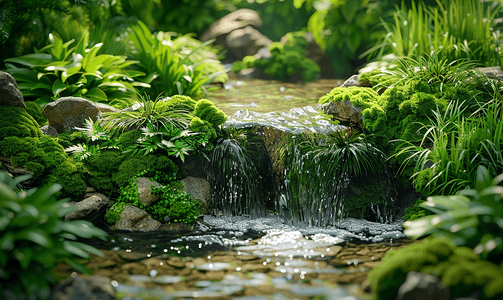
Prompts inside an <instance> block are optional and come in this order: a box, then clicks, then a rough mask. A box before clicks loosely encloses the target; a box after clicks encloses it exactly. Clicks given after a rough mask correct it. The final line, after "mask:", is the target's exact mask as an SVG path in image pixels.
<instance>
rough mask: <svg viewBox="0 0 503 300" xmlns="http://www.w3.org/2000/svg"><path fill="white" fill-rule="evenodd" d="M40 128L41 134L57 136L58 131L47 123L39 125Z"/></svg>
mask: <svg viewBox="0 0 503 300" xmlns="http://www.w3.org/2000/svg"><path fill="white" fill-rule="evenodd" d="M40 130H41V131H42V133H43V134H45V135H48V136H50V137H52V138H55V137H57V136H58V131H57V130H56V128H54V127H51V126H49V125H44V126H42V127H40Z"/></svg>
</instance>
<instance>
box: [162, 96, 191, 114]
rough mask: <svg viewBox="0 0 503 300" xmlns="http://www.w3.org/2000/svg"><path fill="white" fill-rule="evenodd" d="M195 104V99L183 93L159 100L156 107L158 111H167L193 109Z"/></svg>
mask: <svg viewBox="0 0 503 300" xmlns="http://www.w3.org/2000/svg"><path fill="white" fill-rule="evenodd" d="M195 106H196V101H195V100H194V99H192V98H191V97H189V96H185V95H174V96H171V98H169V99H167V100H164V101H160V102H158V103H157V104H156V109H157V110H159V111H169V110H180V109H183V110H187V111H193V110H194V107H195Z"/></svg>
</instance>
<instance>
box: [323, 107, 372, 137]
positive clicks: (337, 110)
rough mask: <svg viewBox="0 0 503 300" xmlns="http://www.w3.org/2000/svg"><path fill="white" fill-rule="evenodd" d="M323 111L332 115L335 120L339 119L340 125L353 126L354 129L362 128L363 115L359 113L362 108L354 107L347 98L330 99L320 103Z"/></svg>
mask: <svg viewBox="0 0 503 300" xmlns="http://www.w3.org/2000/svg"><path fill="white" fill-rule="evenodd" d="M322 108H323V111H324V112H325V113H326V114H328V115H332V116H334V119H335V120H339V121H340V122H341V124H342V125H345V126H348V127H351V128H354V129H356V130H360V131H362V130H363V117H362V115H361V111H362V109H361V108H360V107H355V106H353V104H352V103H351V101H349V100H344V101H332V102H329V103H325V104H323V105H322Z"/></svg>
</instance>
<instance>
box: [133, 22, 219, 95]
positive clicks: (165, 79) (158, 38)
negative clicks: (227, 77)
mask: <svg viewBox="0 0 503 300" xmlns="http://www.w3.org/2000/svg"><path fill="white" fill-rule="evenodd" d="M131 29H132V31H133V32H132V34H131V35H130V39H131V40H132V41H133V44H134V47H135V49H134V51H135V53H134V54H133V56H134V57H135V58H136V59H138V60H139V61H140V67H141V69H142V70H144V71H145V73H146V74H148V75H147V77H146V78H145V79H144V81H145V82H147V83H149V84H151V89H148V90H147V91H146V92H148V93H149V95H151V96H152V95H159V94H161V93H164V94H165V95H166V96H172V95H176V94H180V95H187V96H190V97H193V98H195V97H197V96H198V95H200V94H201V92H202V87H203V85H205V84H207V83H210V82H211V75H210V76H205V74H204V72H203V71H204V68H205V66H204V64H205V62H204V61H200V62H198V63H195V64H193V63H192V62H191V60H190V57H191V56H192V55H193V54H194V53H197V51H198V50H199V49H204V48H205V47H206V46H208V45H209V43H210V42H211V41H208V42H206V43H201V44H200V45H199V47H198V48H195V49H191V50H190V51H189V53H188V54H187V53H184V54H182V53H181V52H182V49H176V48H175V46H174V44H175V41H176V40H175V41H173V40H172V37H171V35H170V34H169V33H165V32H158V33H157V34H155V35H153V34H152V33H151V32H150V30H149V29H148V27H147V26H146V25H145V24H144V23H143V22H141V21H138V22H137V23H136V24H133V25H131ZM211 63H214V62H211ZM216 75H218V74H216ZM216 75H215V76H216Z"/></svg>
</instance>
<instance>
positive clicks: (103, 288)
mask: <svg viewBox="0 0 503 300" xmlns="http://www.w3.org/2000/svg"><path fill="white" fill-rule="evenodd" d="M115 294H116V293H115V289H114V287H113V286H112V284H111V280H110V278H107V277H102V276H85V275H83V276H72V277H70V278H69V279H65V280H63V281H61V282H60V283H58V284H57V285H56V286H55V287H54V288H53V290H52V294H51V299H53V300H74V299H78V300H94V299H100V300H114V299H115Z"/></svg>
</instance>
